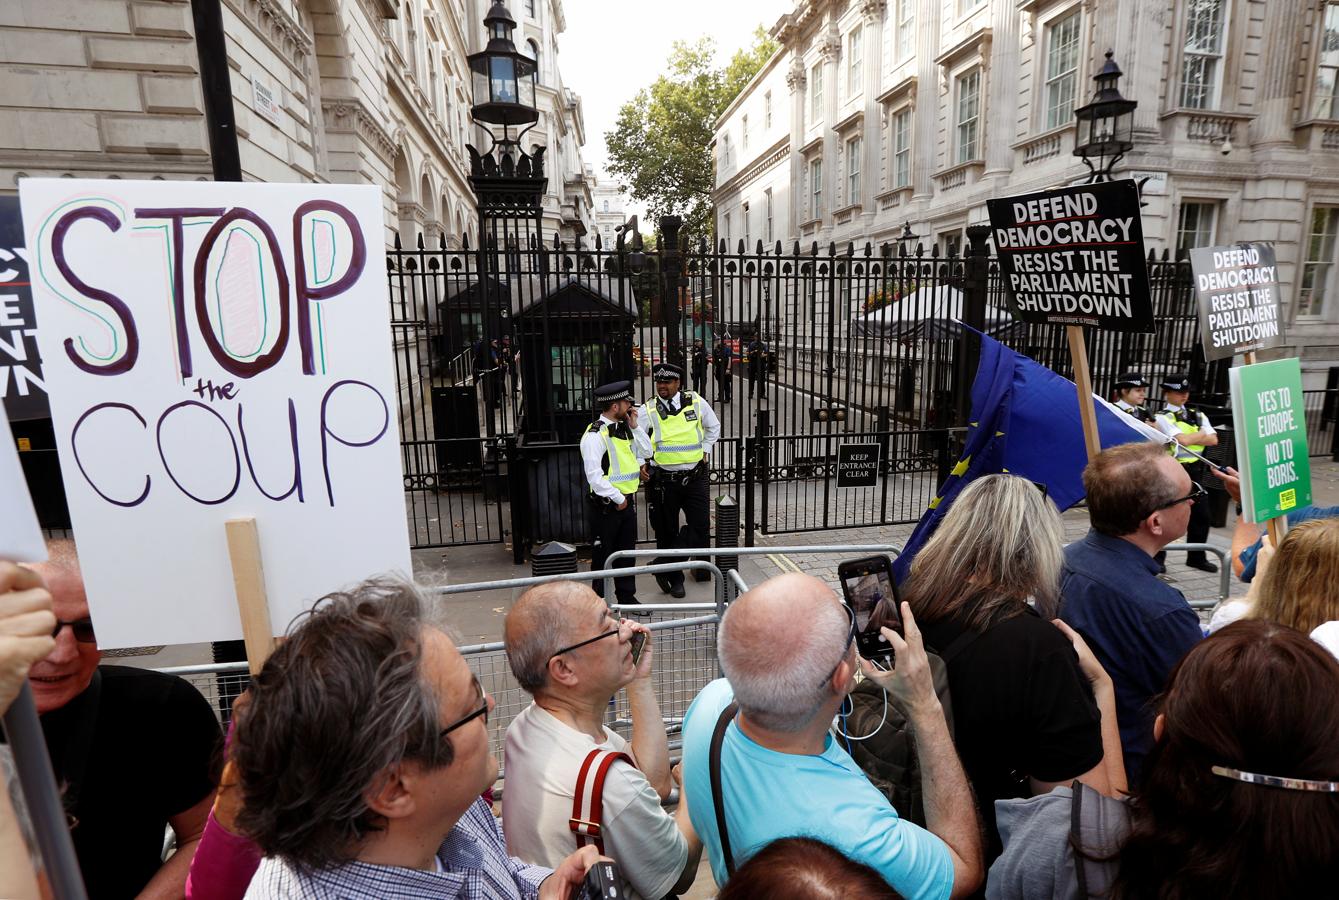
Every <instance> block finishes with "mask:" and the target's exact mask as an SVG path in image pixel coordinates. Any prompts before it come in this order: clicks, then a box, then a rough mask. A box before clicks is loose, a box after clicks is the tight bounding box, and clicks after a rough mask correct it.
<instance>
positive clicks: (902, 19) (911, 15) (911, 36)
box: [897, 0, 916, 62]
mask: <svg viewBox="0 0 1339 900" xmlns="http://www.w3.org/2000/svg"><path fill="white" fill-rule="evenodd" d="M915 40H916V0H897V58H898V61H899V62H901V61H905V60H908V59H910V58H911V51H912V48H913V47H914V42H915Z"/></svg>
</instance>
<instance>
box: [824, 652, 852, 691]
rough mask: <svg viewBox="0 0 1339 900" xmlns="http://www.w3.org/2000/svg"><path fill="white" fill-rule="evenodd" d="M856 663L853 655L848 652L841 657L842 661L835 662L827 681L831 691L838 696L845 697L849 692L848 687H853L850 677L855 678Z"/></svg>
mask: <svg viewBox="0 0 1339 900" xmlns="http://www.w3.org/2000/svg"><path fill="white" fill-rule="evenodd" d="M856 665H857V663H856V662H855V657H854V656H852V655H851V654H850V653H849V652H848V653H847V654H846V656H844V657H842V661H841V662H839V663H837V668H836V669H834V670H833V672H832V679H831V680H830V681H829V682H828V687H829V688H831V689H832V693H834V694H836V695H837V696H838V697H845V696H846V695H847V694H849V693H850V692H851V691H850V688H851V687H853V685H851V679H853V678H855V672H856V669H855V667H856Z"/></svg>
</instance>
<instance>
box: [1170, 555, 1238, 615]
mask: <svg viewBox="0 0 1339 900" xmlns="http://www.w3.org/2000/svg"><path fill="white" fill-rule="evenodd" d="M1163 549H1164V550H1166V551H1167V552H1168V553H1190V552H1192V551H1194V552H1198V551H1200V550H1203V551H1204V552H1206V553H1212V554H1213V555H1214V556H1216V557H1218V596H1217V597H1215V598H1214V599H1212V600H1190V599H1187V600H1186V602H1187V603H1189V604H1190V608H1191V609H1214V608H1215V607H1217V606H1218V604H1220V603H1222V602H1223V601H1225V600H1227V597H1228V593H1229V592H1230V591H1231V590H1232V566H1231V564H1230V563H1229V562H1228V558H1227V557H1228V551H1227V550H1224V549H1223V548H1222V547H1215V546H1214V545H1213V544H1168V545H1167V546H1166V547H1164V548H1163Z"/></svg>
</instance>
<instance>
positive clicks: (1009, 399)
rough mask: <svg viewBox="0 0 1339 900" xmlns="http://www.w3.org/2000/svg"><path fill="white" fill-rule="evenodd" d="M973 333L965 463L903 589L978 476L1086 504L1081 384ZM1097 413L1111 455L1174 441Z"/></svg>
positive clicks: (926, 531)
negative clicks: (1029, 484) (1136, 444)
mask: <svg viewBox="0 0 1339 900" xmlns="http://www.w3.org/2000/svg"><path fill="white" fill-rule="evenodd" d="M964 327H965V326H964ZM973 333H974V334H976V335H978V336H979V337H980V340H981V363H980V365H979V367H978V368H977V370H976V379H975V380H974V381H973V382H972V398H971V399H972V405H971V413H970V415H969V417H968V423H967V426H968V427H967V436H966V438H965V440H964V442H963V448H962V457H961V458H960V459H959V460H958V463H957V465H955V466H954V467H953V470H952V471H951V472H950V473H949V476H948V478H947V479H946V480H945V481H944V483H943V484H942V485H940V487H939V494H938V496H936V497H935V498H934V499H933V500H931V501H930V507H929V509H927V510H926V511H925V514H924V515H922V516H921V520H920V522H918V523H917V524H916V528H915V530H914V531H912V533H911V537H909V538H908V539H907V543H906V546H905V547H904V548H903V550H902V555H901V556H899V557H898V558H897V560H896V562H895V564H894V572H895V573H896V576H897V579H898V581H901V580H902V579H903V578H904V577H906V574H907V571H908V570H909V569H910V567H911V561H912V559H913V558H914V557H915V555H916V552H917V551H918V550H919V549H920V548H921V546H922V545H923V544H924V543H925V542H926V541H927V540H929V539H930V535H932V534H934V530H935V529H936V528H938V527H939V522H940V520H941V519H943V518H944V515H945V513H947V512H948V509H949V507H950V506H952V505H953V500H954V499H955V498H956V497H957V496H958V494H959V493H960V492H961V491H962V489H963V488H964V487H965V486H966V485H967V484H968V483H969V482H970V481H971V480H972V479H973V478H976V477H977V476H980V475H991V474H995V473H998V472H1007V473H1009V474H1011V475H1019V476H1022V477H1023V478H1027V479H1029V480H1031V481H1035V482H1037V483H1038V484H1044V485H1046V492H1047V495H1048V496H1049V497H1050V498H1051V499H1052V500H1053V501H1054V502H1055V505H1056V506H1057V507H1059V508H1060V509H1061V510H1065V509H1068V508H1069V507H1071V506H1073V505H1074V504H1075V503H1078V502H1079V501H1080V500H1082V499H1083V468H1084V466H1086V465H1087V464H1088V454H1087V450H1086V449H1085V447H1084V443H1083V424H1082V422H1081V420H1080V418H1079V396H1078V391H1077V389H1076V388H1075V386H1074V382H1072V381H1070V380H1069V379H1067V378H1061V377H1060V376H1059V375H1057V374H1055V373H1054V372H1052V371H1051V370H1050V369H1048V368H1046V367H1045V366H1043V365H1041V364H1040V363H1038V362H1036V361H1034V360H1032V359H1029V358H1028V357H1026V356H1024V355H1022V354H1021V353H1015V352H1014V351H1012V350H1010V349H1009V348H1008V347H1006V346H1004V345H1003V344H1001V343H1000V342H999V341H996V340H994V339H993V338H990V337H988V336H986V335H984V334H981V333H980V332H977V331H975V330H974V329H973ZM1095 405H1096V408H1097V430H1098V436H1099V438H1100V440H1101V443H1102V447H1103V448H1106V447H1114V446H1116V445H1117V444H1128V443H1130V442H1132V441H1139V440H1159V441H1166V440H1167V438H1166V437H1165V436H1163V435H1161V434H1160V433H1159V432H1158V431H1156V430H1155V429H1152V428H1149V427H1147V426H1144V425H1142V424H1141V423H1139V422H1138V421H1136V420H1135V418H1134V417H1133V416H1129V415H1126V414H1125V413H1122V412H1120V411H1119V410H1118V409H1116V408H1115V407H1113V406H1111V405H1110V404H1107V403H1104V402H1102V401H1100V400H1099V401H1097V402H1096V404H1095Z"/></svg>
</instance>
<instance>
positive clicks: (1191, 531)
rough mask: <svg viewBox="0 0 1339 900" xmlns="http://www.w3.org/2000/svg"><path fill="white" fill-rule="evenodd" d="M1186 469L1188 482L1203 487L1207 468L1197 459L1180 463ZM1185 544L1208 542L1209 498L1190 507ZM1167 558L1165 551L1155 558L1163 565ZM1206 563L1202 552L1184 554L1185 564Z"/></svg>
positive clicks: (1205, 555)
mask: <svg viewBox="0 0 1339 900" xmlns="http://www.w3.org/2000/svg"><path fill="white" fill-rule="evenodd" d="M1181 465H1183V466H1185V467H1186V474H1187V475H1189V476H1190V480H1191V481H1193V482H1195V483H1196V484H1198V485H1200V486H1203V485H1204V483H1205V482H1206V481H1207V480H1208V479H1209V467H1208V466H1206V465H1205V464H1204V463H1202V462H1200V461H1199V460H1198V459H1197V460H1195V461H1194V462H1189V463H1182V464H1181ZM1184 540H1185V543H1187V544H1203V543H1205V542H1206V541H1208V540H1209V498H1208V497H1204V498H1201V499H1199V500H1196V501H1195V503H1194V504H1193V505H1192V506H1191V507H1190V521H1189V522H1188V523H1187V524H1186V536H1185V538H1184ZM1166 558H1167V553H1166V551H1163V552H1161V553H1159V554H1158V555H1157V557H1156V559H1157V561H1158V562H1159V563H1163V564H1165V562H1164V561H1165V560H1166ZM1207 561H1208V555H1207V554H1205V552H1204V551H1203V550H1191V551H1190V552H1189V553H1187V554H1186V562H1187V563H1196V564H1198V563H1203V562H1207Z"/></svg>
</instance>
